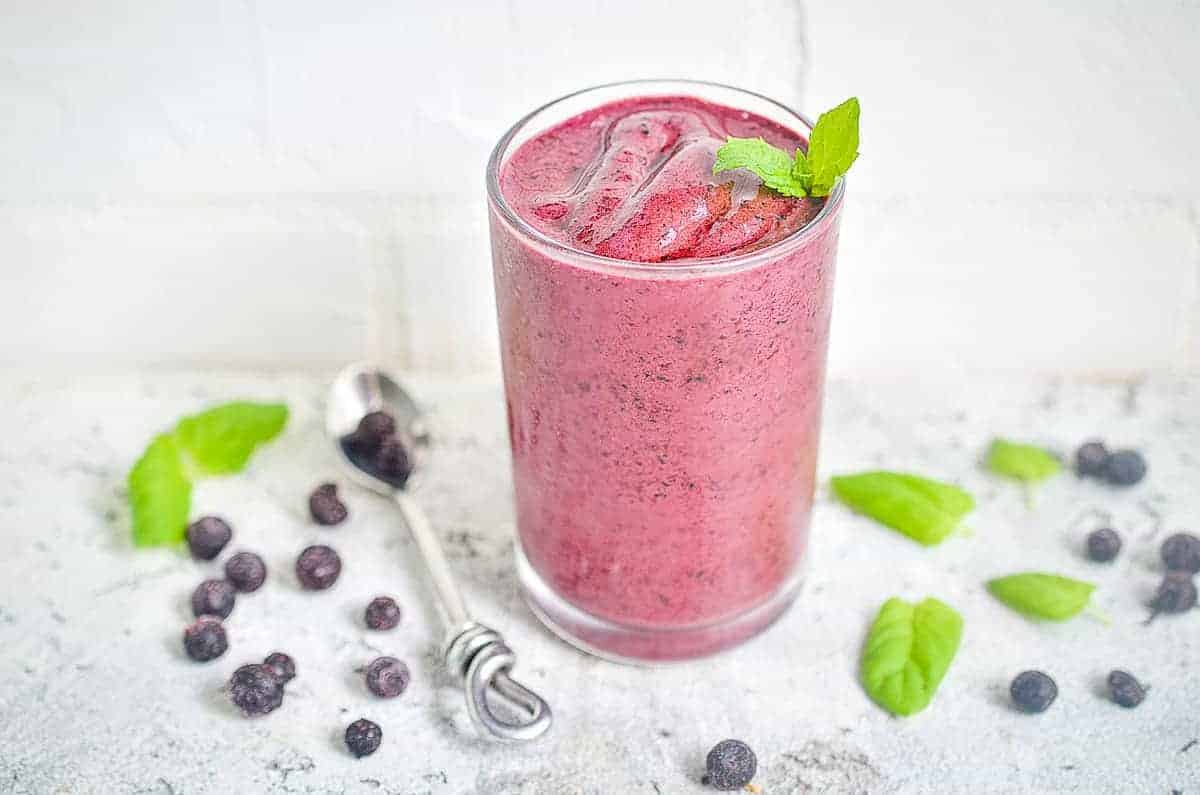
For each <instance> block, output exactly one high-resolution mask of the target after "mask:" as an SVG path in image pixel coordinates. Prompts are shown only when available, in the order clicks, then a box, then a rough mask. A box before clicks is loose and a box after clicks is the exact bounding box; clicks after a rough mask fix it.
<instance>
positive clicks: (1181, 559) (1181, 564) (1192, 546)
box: [1162, 533, 1200, 574]
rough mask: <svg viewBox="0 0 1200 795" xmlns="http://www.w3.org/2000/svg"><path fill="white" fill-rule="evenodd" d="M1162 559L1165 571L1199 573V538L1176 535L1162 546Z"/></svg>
mask: <svg viewBox="0 0 1200 795" xmlns="http://www.w3.org/2000/svg"><path fill="white" fill-rule="evenodd" d="M1162 559H1163V563H1165V564H1166V566H1167V571H1186V572H1188V573H1189V574H1195V573H1196V572H1200V538H1196V537H1195V536H1194V535H1191V534H1190V533H1176V534H1175V535H1173V536H1171V537H1170V538H1168V539H1167V540H1166V541H1164V542H1163V544H1162Z"/></svg>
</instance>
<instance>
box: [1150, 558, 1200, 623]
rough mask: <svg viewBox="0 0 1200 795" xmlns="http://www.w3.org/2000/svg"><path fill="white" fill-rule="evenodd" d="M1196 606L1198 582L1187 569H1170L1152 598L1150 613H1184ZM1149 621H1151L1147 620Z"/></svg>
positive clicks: (1152, 615)
mask: <svg viewBox="0 0 1200 795" xmlns="http://www.w3.org/2000/svg"><path fill="white" fill-rule="evenodd" d="M1195 606H1196V583H1195V582H1193V580H1192V575H1191V574H1189V573H1187V572H1186V571H1168V572H1167V574H1166V576H1164V577H1163V579H1162V582H1161V583H1159V585H1158V590H1157V591H1155V592H1154V598H1153V599H1151V600H1150V609H1151V610H1153V611H1154V612H1153V613H1152V614H1151V615H1150V618H1151V619H1153V618H1154V616H1156V615H1158V614H1159V613H1184V612H1187V611H1188V610H1191V609H1192V608H1193V607H1195ZM1147 623H1149V622H1147Z"/></svg>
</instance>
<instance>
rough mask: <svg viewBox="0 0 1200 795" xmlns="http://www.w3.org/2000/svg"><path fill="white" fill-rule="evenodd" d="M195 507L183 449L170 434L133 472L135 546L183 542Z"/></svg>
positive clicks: (153, 444)
mask: <svg viewBox="0 0 1200 795" xmlns="http://www.w3.org/2000/svg"><path fill="white" fill-rule="evenodd" d="M191 503H192V483H191V481H189V480H188V478H187V475H186V474H184V471H183V462H182V460H181V459H180V456H179V447H178V445H177V444H176V442H175V439H174V437H172V436H171V435H170V434H166V433H164V434H160V435H159V436H157V437H155V439H154V441H152V442H151V443H150V445H149V447H147V448H146V451H145V452H144V453H142V457H141V458H139V459H138V461H137V463H136V464H134V465H133V469H131V470H129V505H130V507H131V508H132V510H133V543H134V544H135V545H136V546H139V547H149V546H158V545H161V544H174V543H178V542H179V541H182V540H183V536H184V533H185V532H186V531H187V520H188V511H189V510H190V509H191Z"/></svg>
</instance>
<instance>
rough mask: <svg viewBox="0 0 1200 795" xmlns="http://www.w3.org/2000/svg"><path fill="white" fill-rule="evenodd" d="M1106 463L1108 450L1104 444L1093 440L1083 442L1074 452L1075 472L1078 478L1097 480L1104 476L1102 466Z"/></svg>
mask: <svg viewBox="0 0 1200 795" xmlns="http://www.w3.org/2000/svg"><path fill="white" fill-rule="evenodd" d="M1107 463H1108V448H1107V447H1105V446H1104V442H1101V441H1098V440H1095V439H1093V440H1092V441H1090V442H1084V443H1083V444H1081V445H1080V446H1079V449H1078V450H1076V451H1075V472H1076V473H1078V474H1079V476H1080V477H1084V478H1088V477H1091V478H1098V477H1100V476H1101V475H1103V474H1104V465H1105V464H1107Z"/></svg>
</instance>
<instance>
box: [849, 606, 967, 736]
mask: <svg viewBox="0 0 1200 795" xmlns="http://www.w3.org/2000/svg"><path fill="white" fill-rule="evenodd" d="M962 631H963V620H962V616H960V615H959V614H958V612H957V611H955V610H954V608H952V607H950V606H949V605H947V604H945V603H944V602H940V601H938V600H937V599H933V598H928V599H925V600H924V601H923V602H921V603H919V604H916V605H914V604H911V603H909V602H906V601H904V600H903V599H897V598H895V597H893V598H891V599H888V600H887V601H886V602H884V603H883V607H881V608H880V609H879V615H877V616H876V617H875V623H874V624H872V625H871V631H870V633H868V635H867V642H866V645H865V646H864V647H863V655H862V672H861V673H862V683H863V687H864V688H865V689H866V691H867V695H869V696H870V697H871V700H872V701H874V702H875V703H876V704H878V705H879V706H881V707H883V708H884V709H886V710H887V711H888V712H891V713H892V714H893V715H913V714H915V713H917V712H920V711H921V710H923V709H925V707H927V706H929V702H930V701H931V700H932V699H933V695H934V693H936V692H937V689H938V685H940V684H941V683H942V679H943V678H944V677H945V676H946V671H947V670H948V669H949V668H950V663H951V662H953V660H954V655H955V654H956V653H957V652H958V645H959V643H960V642H961V641H962Z"/></svg>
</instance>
